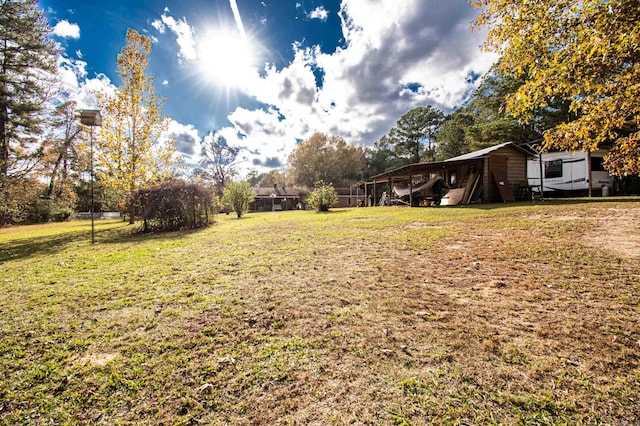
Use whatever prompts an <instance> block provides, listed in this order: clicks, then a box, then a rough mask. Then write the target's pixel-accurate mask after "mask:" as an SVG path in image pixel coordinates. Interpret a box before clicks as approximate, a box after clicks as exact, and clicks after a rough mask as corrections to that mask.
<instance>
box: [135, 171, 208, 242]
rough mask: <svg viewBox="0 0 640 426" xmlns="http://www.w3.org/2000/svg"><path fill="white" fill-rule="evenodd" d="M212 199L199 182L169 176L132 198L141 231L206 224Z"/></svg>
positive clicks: (167, 229) (205, 187) (203, 225)
mask: <svg viewBox="0 0 640 426" xmlns="http://www.w3.org/2000/svg"><path fill="white" fill-rule="evenodd" d="M216 201H217V200H216V199H215V197H214V196H213V190H212V188H210V187H208V186H206V185H205V184H203V183H188V182H185V181H183V180H179V179H173V180H167V181H164V182H160V183H158V184H155V185H153V186H150V187H147V188H143V189H140V190H138V191H137V192H136V193H135V194H134V197H133V202H134V204H135V206H136V210H137V213H139V214H141V216H142V220H143V225H144V231H145V232H149V231H175V230H180V229H196V228H202V227H205V226H209V225H210V224H211V222H212V221H213V218H214V214H215V209H216V204H217V203H216Z"/></svg>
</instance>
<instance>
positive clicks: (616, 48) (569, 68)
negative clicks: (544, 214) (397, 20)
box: [472, 0, 640, 175]
mask: <svg viewBox="0 0 640 426" xmlns="http://www.w3.org/2000/svg"><path fill="white" fill-rule="evenodd" d="M472 3H473V4H474V6H476V7H479V8H481V9H482V13H481V14H480V17H479V18H478V21H477V24H478V25H479V26H487V27H488V30H489V33H488V40H487V43H486V47H487V48H488V49H489V50H493V51H495V52H498V53H500V54H501V56H502V58H501V61H500V64H499V67H500V71H502V72H503V73H505V74H507V75H513V76H515V77H516V78H519V77H525V79H526V82H525V83H524V84H523V85H522V86H521V87H520V88H519V89H518V90H517V91H516V92H515V93H513V94H511V95H509V96H508V97H507V111H508V112H510V113H511V114H512V115H514V116H516V117H518V118H519V119H521V120H523V121H532V120H533V117H534V114H535V112H536V111H539V110H540V109H544V108H548V107H549V105H553V104H554V101H557V100H558V99H566V100H568V101H569V102H570V108H569V112H570V114H571V115H572V116H574V117H575V120H571V121H567V122H564V123H561V124H559V125H557V126H555V127H554V128H552V129H550V130H548V131H546V132H545V133H544V145H545V147H546V148H559V149H571V150H575V149H581V150H583V151H593V150H595V149H598V147H599V146H600V145H602V144H605V143H609V142H612V148H611V150H610V152H609V155H608V157H607V160H606V166H607V167H608V169H609V171H610V172H612V173H614V174H617V175H625V174H640V131H639V128H638V125H639V122H640V3H638V2H637V1H630V0H608V1H603V0H582V1H575V0H540V1H523V0H473V2H472Z"/></svg>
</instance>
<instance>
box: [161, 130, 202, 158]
mask: <svg viewBox="0 0 640 426" xmlns="http://www.w3.org/2000/svg"><path fill="white" fill-rule="evenodd" d="M167 139H172V140H174V142H175V144H176V150H177V151H178V154H180V155H181V156H182V157H183V159H184V161H185V162H186V163H188V164H191V165H196V164H197V163H198V161H199V160H200V136H199V135H198V130H197V129H196V128H195V127H194V126H193V125H192V124H182V123H179V122H177V121H175V120H173V119H172V120H171V121H170V122H169V126H168V128H167V130H166V131H165V132H163V134H162V135H161V136H160V140H161V141H163V140H167Z"/></svg>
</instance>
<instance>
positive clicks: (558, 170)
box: [544, 159, 562, 179]
mask: <svg viewBox="0 0 640 426" xmlns="http://www.w3.org/2000/svg"><path fill="white" fill-rule="evenodd" d="M544 177H545V179H552V178H559V177H562V160H561V159H559V160H551V161H545V162H544Z"/></svg>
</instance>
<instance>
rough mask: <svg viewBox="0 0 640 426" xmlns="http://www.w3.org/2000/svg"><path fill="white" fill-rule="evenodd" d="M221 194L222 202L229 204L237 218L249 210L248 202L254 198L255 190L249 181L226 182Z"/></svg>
mask: <svg viewBox="0 0 640 426" xmlns="http://www.w3.org/2000/svg"><path fill="white" fill-rule="evenodd" d="M222 194H223V195H222V203H223V204H224V205H228V206H231V208H232V209H233V211H234V212H236V215H237V216H238V217H239V218H240V217H242V215H243V214H245V213H246V212H247V211H248V210H249V204H250V203H251V202H252V201H253V200H255V198H256V192H255V191H254V190H253V188H252V187H251V185H250V184H249V182H233V181H230V182H227V184H226V185H225V186H224V188H223V190H222Z"/></svg>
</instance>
